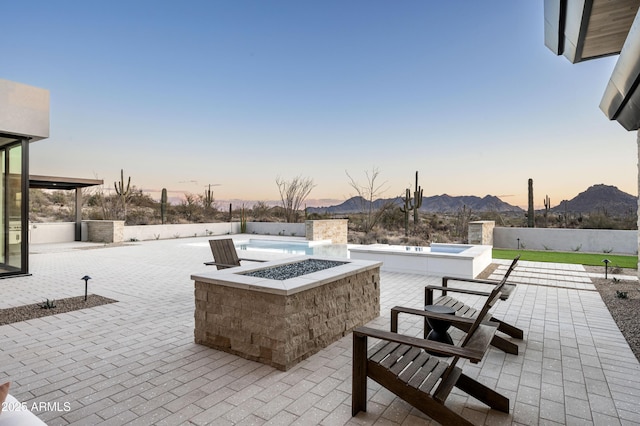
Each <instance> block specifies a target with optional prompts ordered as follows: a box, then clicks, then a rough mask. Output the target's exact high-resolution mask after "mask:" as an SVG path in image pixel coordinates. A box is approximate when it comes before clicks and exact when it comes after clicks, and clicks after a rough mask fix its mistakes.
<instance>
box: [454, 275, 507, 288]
mask: <svg viewBox="0 0 640 426" xmlns="http://www.w3.org/2000/svg"><path fill="white" fill-rule="evenodd" d="M449 281H462V282H468V283H478V284H491V285H497V284H500V281H494V280H481V279H478V278H461V277H442V285H443V286H445V287H446V286H447V283H448V282H449Z"/></svg>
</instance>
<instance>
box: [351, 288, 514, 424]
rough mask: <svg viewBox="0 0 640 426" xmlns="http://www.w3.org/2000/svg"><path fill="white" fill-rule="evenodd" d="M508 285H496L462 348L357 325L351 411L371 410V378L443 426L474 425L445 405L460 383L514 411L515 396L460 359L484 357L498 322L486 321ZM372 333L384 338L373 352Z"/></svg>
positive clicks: (491, 403) (476, 395)
mask: <svg viewBox="0 0 640 426" xmlns="http://www.w3.org/2000/svg"><path fill="white" fill-rule="evenodd" d="M503 285H504V282H500V283H498V284H497V285H496V286H495V287H494V288H493V290H492V291H491V293H490V294H489V296H488V297H487V300H486V302H485V304H484V306H483V307H482V309H481V310H480V313H479V315H478V316H477V317H476V319H475V321H473V323H472V324H471V325H470V326H469V327H468V331H467V334H466V336H465V337H464V339H463V340H462V342H461V344H460V345H459V346H458V345H449V344H445V343H440V342H434V341H431V340H426V339H420V338H416V337H410V336H405V335H402V334H398V333H394V332H389V331H383V330H377V329H374V328H369V327H358V328H356V329H355V330H354V331H353V381H352V385H353V388H352V400H351V414H352V415H353V416H355V415H356V414H358V413H359V412H360V411H366V409H367V377H370V378H371V379H373V380H375V381H376V382H378V383H379V384H380V385H382V386H383V387H385V388H387V389H388V390H390V391H391V392H393V393H394V394H396V395H397V396H398V397H400V398H402V399H404V400H405V401H407V402H408V403H409V404H411V405H413V406H414V407H416V408H417V409H419V410H420V411H422V412H423V413H425V414H426V415H427V416H429V417H431V418H432V419H434V420H435V421H437V422H439V423H441V424H443V425H473V423H471V422H470V421H469V420H467V419H465V418H464V417H462V416H461V415H460V414H458V413H457V412H455V411H454V410H452V409H451V408H449V407H447V406H446V405H445V401H446V399H447V397H448V395H449V393H450V392H451V390H452V389H453V387H454V386H455V387H457V388H459V389H461V390H462V391H464V392H466V393H467V394H469V395H471V396H473V397H474V398H476V399H478V400H480V401H482V402H484V403H485V404H487V405H488V406H489V407H491V408H493V409H496V410H499V411H503V412H505V413H508V412H509V399H507V398H506V397H504V396H503V395H501V394H499V393H498V392H496V391H494V390H493V389H490V388H488V387H487V386H485V385H483V384H481V383H479V382H478V381H476V380H474V379H472V378H471V377H469V376H467V375H465V374H464V373H463V372H462V369H461V368H460V367H457V366H456V364H457V363H458V361H459V359H460V358H466V359H469V360H470V361H471V362H472V363H477V362H480V361H481V360H482V358H483V357H484V354H485V353H486V351H487V349H488V347H489V344H490V342H491V339H492V338H493V336H494V335H495V333H496V330H497V324H495V323H491V322H487V321H482V319H483V318H484V317H485V315H486V314H487V313H488V311H489V309H490V308H491V306H493V304H494V303H495V302H496V301H497V300H498V298H499V297H500V290H501V288H502V287H503ZM434 315H435V316H436V317H437V316H440V317H441V318H440V319H442V320H445V321H451V322H452V324H455V321H456V320H457V319H458V317H456V316H453V315H443V314H434ZM369 337H373V338H376V339H380V342H379V343H378V344H377V345H376V346H374V347H373V348H372V349H370V350H369V351H368V353H367V347H368V342H367V340H368V338H369ZM434 352H435V353H439V354H442V355H444V356H452V357H453V359H452V360H451V361H450V362H446V361H444V360H442V359H439V358H438V357H436V356H433V355H430V353H434Z"/></svg>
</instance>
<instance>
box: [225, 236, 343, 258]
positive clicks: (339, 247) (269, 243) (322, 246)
mask: <svg viewBox="0 0 640 426" xmlns="http://www.w3.org/2000/svg"><path fill="white" fill-rule="evenodd" d="M234 245H235V246H236V250H238V251H239V252H241V251H244V252H266V253H278V254H287V255H289V254H290V255H314V256H330V257H345V258H346V257H348V251H347V245H346V244H331V240H322V241H287V240H267V239H257V238H251V239H249V240H238V241H234Z"/></svg>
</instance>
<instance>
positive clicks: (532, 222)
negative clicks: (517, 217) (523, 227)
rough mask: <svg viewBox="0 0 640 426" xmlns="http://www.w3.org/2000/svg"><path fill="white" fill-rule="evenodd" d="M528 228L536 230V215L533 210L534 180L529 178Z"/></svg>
mask: <svg viewBox="0 0 640 426" xmlns="http://www.w3.org/2000/svg"><path fill="white" fill-rule="evenodd" d="M527 226H528V227H529V228H535V226H536V213H535V210H534V209H533V179H531V178H529V210H528V211H527Z"/></svg>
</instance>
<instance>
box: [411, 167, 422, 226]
mask: <svg viewBox="0 0 640 426" xmlns="http://www.w3.org/2000/svg"><path fill="white" fill-rule="evenodd" d="M413 200H414V201H413V228H414V229H416V228H417V226H418V222H419V220H420V219H419V217H418V209H419V208H420V207H422V188H421V187H420V186H418V172H417V171H416V186H415V191H413Z"/></svg>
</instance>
